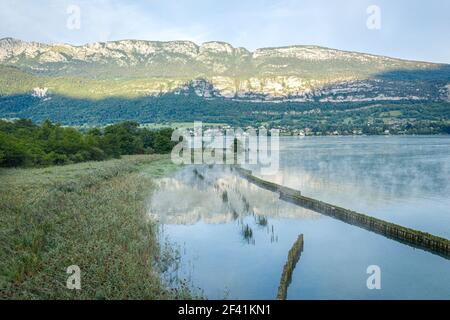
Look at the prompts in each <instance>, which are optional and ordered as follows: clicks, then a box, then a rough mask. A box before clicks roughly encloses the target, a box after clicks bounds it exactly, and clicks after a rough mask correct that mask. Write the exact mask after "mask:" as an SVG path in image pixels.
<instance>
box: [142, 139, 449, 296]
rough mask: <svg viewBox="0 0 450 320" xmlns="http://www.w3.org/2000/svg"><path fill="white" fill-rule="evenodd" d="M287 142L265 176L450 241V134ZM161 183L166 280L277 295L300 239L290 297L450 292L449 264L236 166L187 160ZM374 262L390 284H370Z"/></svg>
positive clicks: (214, 292)
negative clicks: (253, 178)
mask: <svg viewBox="0 0 450 320" xmlns="http://www.w3.org/2000/svg"><path fill="white" fill-rule="evenodd" d="M280 149H281V151H280V170H279V172H278V173H277V174H276V175H274V176H264V179H266V180H271V181H275V182H277V183H279V184H282V185H285V186H289V187H292V188H295V189H299V190H301V191H302V193H303V194H304V195H306V196H310V197H313V198H316V199H319V200H323V201H326V202H329V203H333V204H336V205H339V206H342V207H345V208H348V209H352V210H355V211H359V212H362V213H366V214H370V215H372V216H375V217H378V218H381V219H384V220H387V221H390V222H394V223H398V224H401V225H404V226H407V227H411V228H414V229H418V230H422V231H426V232H430V233H433V234H435V235H439V236H443V237H446V238H450V137H448V136H442V137H441V136H439V137H420V136H419V137H417V136H416V137H320V138H319V137H318V138H297V137H292V138H291V137H289V138H281V141H280ZM158 184H159V188H158V191H157V192H155V193H154V194H153V195H152V197H151V199H149V214H150V215H151V216H152V217H154V218H156V219H158V220H159V221H160V222H161V232H160V237H161V241H162V242H165V241H167V242H169V243H170V244H172V245H173V246H175V247H176V248H178V252H179V258H180V259H179V261H178V265H177V268H173V269H171V270H170V272H167V275H166V276H167V281H169V280H170V279H171V278H173V277H174V276H176V277H178V278H185V279H187V280H188V281H189V283H190V284H191V286H193V287H195V288H201V289H202V290H203V293H204V294H205V295H206V296H207V297H208V298H210V299H222V298H229V299H274V298H275V297H276V294H277V291H278V286H279V281H280V278H281V274H282V271H283V267H284V265H285V263H286V261H287V256H288V252H289V250H290V248H291V247H292V245H293V244H294V242H295V241H296V239H297V237H298V236H299V235H300V234H303V235H304V241H305V242H304V250H303V252H302V254H301V257H300V260H299V262H298V264H297V266H296V268H295V269H294V272H293V275H292V283H291V284H290V286H289V289H288V299H450V260H447V259H445V258H442V257H439V256H436V255H433V254H431V253H428V252H425V251H423V250H419V249H414V248H411V247H409V246H407V245H404V244H401V243H398V242H396V241H394V240H391V239H387V238H385V237H383V236H381V235H377V234H374V233H371V232H369V231H366V230H363V229H360V228H357V227H354V226H352V225H348V224H345V223H343V222H340V221H338V220H335V219H333V218H330V217H326V216H323V215H321V214H318V213H315V212H313V211H310V210H307V209H304V208H301V207H298V206H296V205H293V204H290V203H287V202H284V201H282V200H279V198H278V196H277V194H274V193H272V192H269V191H266V190H263V189H260V188H258V187H256V186H255V185H252V184H250V183H249V182H247V181H246V180H243V179H241V178H240V177H239V176H237V175H236V174H235V173H234V172H233V171H232V170H231V169H230V168H227V167H222V166H220V167H219V166H216V167H213V168H209V167H207V166H204V167H185V168H184V169H182V170H181V171H179V172H177V173H176V174H174V175H173V176H172V177H169V178H165V179H161V180H160V181H159V182H158ZM372 265H376V266H379V267H380V268H381V290H369V289H368V288H367V279H368V277H369V275H368V274H367V268H368V267H369V266H372ZM176 277H175V278H176Z"/></svg>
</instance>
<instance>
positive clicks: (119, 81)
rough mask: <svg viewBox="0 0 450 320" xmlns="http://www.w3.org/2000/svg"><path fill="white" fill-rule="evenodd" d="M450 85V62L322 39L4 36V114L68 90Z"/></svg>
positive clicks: (423, 91) (445, 96) (428, 96)
mask: <svg viewBox="0 0 450 320" xmlns="http://www.w3.org/2000/svg"><path fill="white" fill-rule="evenodd" d="M449 92H450V65H447V64H436V63H428V62H420V61H408V60H401V59H396V58H390V57H385V56H378V55H371V54H366V53H357V52H349V51H341V50H336V49H330V48H325V47H319V46H287V47H277V48H262V49H257V50H254V51H250V50H247V49H245V48H235V47H233V46H232V45H230V44H228V43H224V42H207V43H203V44H202V45H197V44H195V43H193V42H189V41H170V42H157V41H141V40H123V41H112V42H98V43H92V44H87V45H82V46H73V45H68V44H43V43H37V42H25V41H21V40H17V39H13V38H4V39H0V117H14V116H27V115H28V114H29V116H30V117H32V118H33V116H34V115H35V112H39V110H45V109H46V108H47V109H48V108H49V105H51V104H52V101H51V100H52V99H61V98H62V97H64V98H66V99H70V100H71V101H73V100H83V101H91V102H92V104H94V105H95V104H96V103H98V101H102V100H107V99H121V101H122V105H123V108H130V105H129V104H128V103H133V101H135V100H136V99H137V100H139V101H142V99H144V101H145V99H146V98H148V99H149V100H148V101H151V103H154V102H155V99H158V98H161V97H163V96H166V95H171V96H178V97H187V96H195V97H197V98H200V99H203V100H205V101H208V100H221V101H230V102H231V101H233V102H245V103H255V104H258V103H259V104H260V103H277V104H280V103H299V104H307V103H314V104H319V105H320V104H321V103H328V104H330V103H331V104H336V105H339V104H340V105H342V104H352V103H386V102H405V103H406V102H424V103H426V102H433V103H440V102H443V103H445V102H448V101H449V97H450V93H449ZM27 97H28V98H30V99H29V100H27ZM17 99H19V100H17ZM26 101H29V104H27V102H26ZM58 101H60V100H58ZM127 101H128V102H127ZM53 103H54V102H53ZM71 103H72V102H71ZM37 105H38V106H39V108H37V107H36V106H37ZM162 107H164V106H162ZM315 107H316V106H315ZM30 108H31V109H30ZM33 108H34V109H33ZM36 108H37V109H38V110H36ZM94 109H95V108H94ZM94 109H93V110H94ZM33 110H34V111H33ZM27 112H28V113H27ZM33 112H34V113H33ZM59 112H63V110H59Z"/></svg>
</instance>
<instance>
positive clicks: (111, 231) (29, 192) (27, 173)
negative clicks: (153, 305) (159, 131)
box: [0, 155, 189, 299]
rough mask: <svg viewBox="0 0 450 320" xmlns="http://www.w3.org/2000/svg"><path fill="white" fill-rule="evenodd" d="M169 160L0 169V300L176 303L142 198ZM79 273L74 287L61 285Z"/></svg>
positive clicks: (179, 294) (181, 293) (180, 293)
mask: <svg viewBox="0 0 450 320" xmlns="http://www.w3.org/2000/svg"><path fill="white" fill-rule="evenodd" d="M173 168H174V166H173V165H171V164H170V161H169V158H168V156H156V155H154V156H130V157H124V158H123V159H121V160H112V161H106V162H96V163H94V162H92V163H82V164H77V165H69V166H64V167H51V168H45V169H7V170H1V171H0V298H2V299H177V298H189V290H188V289H186V288H181V289H180V290H173V289H172V290H169V289H166V288H165V287H164V286H163V284H162V283H161V281H160V274H159V271H158V270H159V269H158V268H157V264H156V261H158V260H159V259H158V256H159V246H158V244H157V242H156V235H155V232H156V230H157V228H156V226H155V225H154V224H153V223H152V222H151V221H148V219H147V217H146V212H145V201H144V200H145V198H146V197H147V196H148V195H149V194H150V193H151V192H152V189H153V179H154V178H155V177H158V176H162V175H164V174H166V173H167V172H168V171H170V170H172V169H173ZM71 265H78V266H79V267H80V268H81V286H82V288H81V290H79V291H76V290H75V291H72V290H69V289H67V288H66V281H67V277H68V276H69V275H68V274H66V269H67V267H69V266H71Z"/></svg>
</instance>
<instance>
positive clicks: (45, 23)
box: [0, 0, 450, 63]
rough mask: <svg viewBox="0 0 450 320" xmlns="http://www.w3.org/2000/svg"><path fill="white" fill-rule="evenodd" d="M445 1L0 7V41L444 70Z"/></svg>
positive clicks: (83, 1)
mask: <svg viewBox="0 0 450 320" xmlns="http://www.w3.org/2000/svg"><path fill="white" fill-rule="evenodd" d="M449 35H450V1H448V0H426V1H425V0H223V1H219V0H141V1H137V0H136V1H133V0H40V1H35V0H1V1H0V38H4V37H13V38H18V39H21V40H26V41H37V42H45V43H69V44H75V45H80V44H85V43H91V42H97V41H109V40H123V39H140V40H160V41H169V40H191V41H194V42H196V43H198V44H201V43H203V42H206V41H225V42H228V43H230V44H232V45H233V46H235V47H245V48H247V49H249V50H254V49H257V48H262V47H277V46H286V45H320V46H325V47H331V48H336V49H342V50H350V51H358V52H367V53H373V54H380V55H386V56H391V57H398V58H404V59H411V60H421V61H431V62H443V63H450V41H449V39H450V37H449Z"/></svg>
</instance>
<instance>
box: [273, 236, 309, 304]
mask: <svg viewBox="0 0 450 320" xmlns="http://www.w3.org/2000/svg"><path fill="white" fill-rule="evenodd" d="M302 252H303V235H302V234H301V235H300V236H299V237H298V239H297V241H295V243H294V245H293V246H292V248H291V250H289V254H288V259H287V261H286V264H285V265H284V268H283V273H282V274H281V280H280V286H279V287H278V294H277V300H286V297H287V290H288V288H289V285H290V284H291V282H292V273H293V272H294V269H295V266H296V265H297V263H298V260H299V259H300V255H301V253H302Z"/></svg>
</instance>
